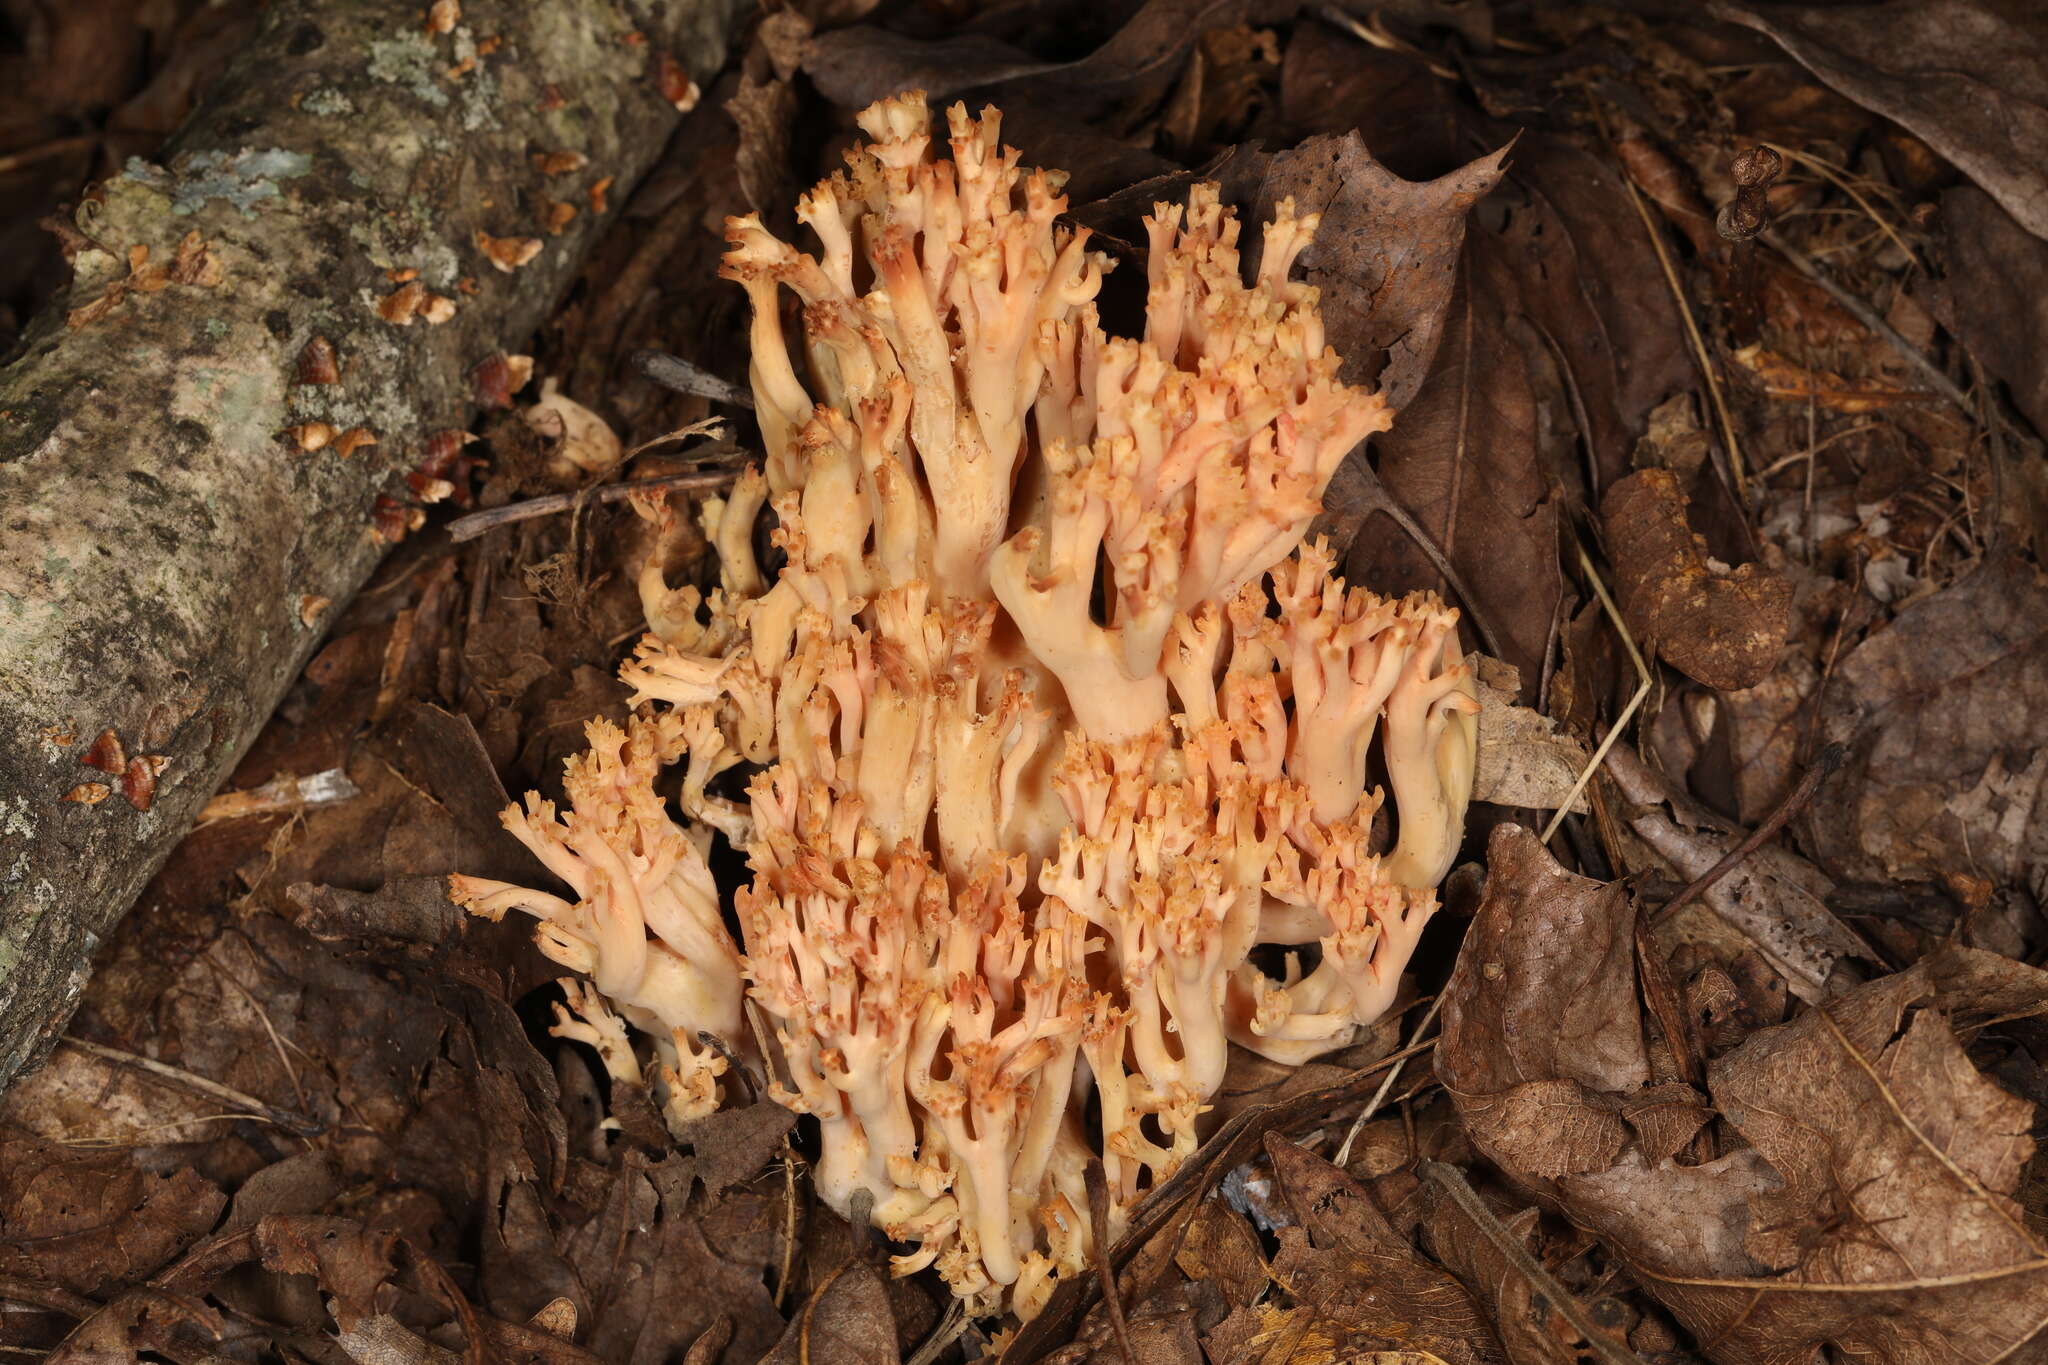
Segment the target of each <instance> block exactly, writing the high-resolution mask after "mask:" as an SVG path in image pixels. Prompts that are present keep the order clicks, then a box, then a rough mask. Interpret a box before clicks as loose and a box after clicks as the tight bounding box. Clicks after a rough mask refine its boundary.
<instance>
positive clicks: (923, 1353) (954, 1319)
mask: <svg viewBox="0 0 2048 1365" xmlns="http://www.w3.org/2000/svg"><path fill="white" fill-rule="evenodd" d="M966 1330H967V1304H966V1303H965V1302H964V1301H963V1300H960V1299H955V1300H953V1302H952V1303H951V1304H949V1305H948V1306H947V1308H946V1315H945V1316H944V1317H942V1318H940V1319H939V1325H938V1326H936V1327H934V1328H932V1331H931V1335H930V1336H928V1337H926V1338H925V1339H924V1344H923V1345H921V1346H919V1347H918V1348H917V1350H916V1351H915V1352H914V1353H913V1354H912V1355H911V1357H910V1359H909V1360H906V1361H905V1362H903V1365H932V1362H933V1361H935V1360H937V1359H938V1358H939V1356H940V1355H942V1354H943V1353H944V1352H945V1349H946V1348H947V1347H948V1346H951V1345H952V1344H953V1343H954V1342H956V1341H958V1340H960V1334H961V1333H963V1332H965V1331H966Z"/></svg>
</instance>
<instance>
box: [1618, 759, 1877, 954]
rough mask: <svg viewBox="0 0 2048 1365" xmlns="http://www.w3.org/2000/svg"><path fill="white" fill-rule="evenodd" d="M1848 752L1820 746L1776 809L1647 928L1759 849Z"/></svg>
mask: <svg viewBox="0 0 2048 1365" xmlns="http://www.w3.org/2000/svg"><path fill="white" fill-rule="evenodd" d="M1847 755H1848V750H1847V749H1845V748H1844V747H1843V746H1842V745H1841V744H1839V743H1836V744H1830V745H1828V746H1827V747H1826V748H1825V749H1822V750H1821V751H1820V754H1819V756H1818V757H1816V758H1815V759H1814V760H1813V766H1812V767H1811V768H1808V769H1807V770H1806V776H1804V777H1802V778H1800V779H1799V785H1798V786H1796V787H1794V788H1793V789H1792V790H1791V792H1790V793H1789V794H1788V795H1787V796H1786V797H1785V799H1784V800H1783V801H1780V802H1779V803H1778V807H1777V809H1776V810H1774V811H1772V812H1771V813H1770V814H1769V815H1767V816H1765V817H1764V820H1763V823H1762V824H1760V825H1758V826H1757V827H1756V829H1755V831H1754V832H1752V833H1751V834H1750V836H1749V837H1748V838H1746V839H1744V840H1743V841H1742V842H1741V843H1739V844H1737V845H1736V846H1735V847H1734V848H1731V849H1729V850H1728V852H1727V854H1726V855H1724V856H1723V857H1722V859H1721V861H1720V862H1718V863H1715V864H1714V865H1713V866H1712V867H1710V868H1708V869H1707V870H1706V871H1705V872H1702V873H1701V874H1700V875H1699V876H1698V877H1696V878H1694V879H1693V882H1692V884H1691V885H1690V886H1688V887H1686V888H1685V890H1683V891H1681V892H1679V893H1678V894H1677V895H1675V896H1673V897H1672V898H1671V899H1670V900H1669V901H1667V902H1666V903H1665V905H1664V908H1663V909H1662V910H1659V911H1658V912H1657V913H1656V914H1655V915H1652V916H1651V917H1650V927H1651V928H1653V929H1654V928H1656V927H1657V926H1658V925H1660V924H1663V923H1664V922H1665V921H1667V920H1669V919H1670V918H1671V917H1672V916H1673V915H1675V914H1677V913H1678V911H1679V910H1680V909H1682V908H1683V907H1685V906H1686V905H1687V904H1689V903H1690V902H1691V901H1692V900H1693V899H1694V898H1695V897H1697V896H1699V895H1701V894H1703V893H1704V892H1706V891H1707V890H1708V889H1709V888H1710V887H1712V886H1713V885H1714V883H1715V882H1718V881H1720V880H1721V878H1723V877H1725V876H1727V875H1728V874H1729V873H1730V872H1733V871H1734V870H1735V869H1736V867H1737V866H1738V865H1740V864H1741V862H1742V860H1743V859H1744V858H1747V857H1748V856H1749V855H1750V854H1752V853H1754V852H1756V851H1757V850H1758V849H1759V848H1762V847H1763V845H1764V841H1765V840H1767V839H1769V838H1770V837H1771V836H1772V835H1773V834H1776V833H1777V832H1778V831H1779V830H1781V829H1783V828H1784V827H1785V822H1786V821H1787V820H1790V819H1791V818H1792V817H1793V816H1794V815H1796V814H1798V812H1799V809H1800V807H1802V806H1804V805H1805V804H1806V803H1807V802H1809V801H1811V800H1812V799H1813V794H1814V793H1815V792H1817V791H1819V790H1820V784H1821V783H1822V782H1824V781H1826V780H1827V778H1828V775H1829V774H1830V773H1832V772H1834V771H1835V769H1837V768H1839V767H1841V766H1842V760H1843V759H1844V758H1845V757H1847Z"/></svg>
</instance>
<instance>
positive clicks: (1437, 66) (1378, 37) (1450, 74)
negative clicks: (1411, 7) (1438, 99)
mask: <svg viewBox="0 0 2048 1365" xmlns="http://www.w3.org/2000/svg"><path fill="white" fill-rule="evenodd" d="M1315 16H1316V18H1318V19H1320V20H1322V21H1323V22H1324V23H1326V24H1329V25H1331V26H1332V27H1335V28H1341V29H1343V30H1344V31H1345V32H1346V33H1348V34H1350V35H1351V36H1352V37H1354V38H1356V39H1358V41H1359V42H1361V43H1364V44H1365V45H1366V46H1367V47H1376V48H1378V49H1379V50H1380V51H1382V52H1398V53H1400V54H1401V55H1402V56H1404V57H1413V58H1415V59H1416V60H1417V61H1419V62H1421V63H1422V65H1423V66H1424V67H1425V68H1427V69H1428V71H1429V74H1430V75H1432V76H1435V77H1436V78H1437V79H1438V80H1445V81H1455V80H1457V79H1458V73H1457V72H1455V71H1453V70H1452V69H1451V68H1450V67H1448V66H1445V65H1444V64H1443V63H1442V62H1440V61H1437V60H1436V59H1435V58H1434V57H1431V56H1430V55H1429V54H1427V53H1425V52H1424V51H1423V50H1422V49H1421V48H1419V47H1416V46H1415V45H1414V44H1413V43H1408V42H1403V41H1402V40H1401V39H1399V38H1396V37H1395V36H1394V35H1393V34H1391V33H1389V32H1387V30H1386V27H1385V25H1384V24H1383V23H1382V22H1381V20H1380V16H1379V15H1378V14H1376V13H1375V14H1372V15H1370V16H1368V17H1367V19H1365V20H1364V21H1360V20H1358V19H1356V18H1354V17H1352V16H1351V15H1349V14H1346V13H1345V12H1344V11H1343V10H1341V9H1338V8H1337V7H1336V6H1335V5H1317V6H1316V8H1315Z"/></svg>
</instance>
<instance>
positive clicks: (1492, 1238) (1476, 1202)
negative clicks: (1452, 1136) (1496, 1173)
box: [1419, 1160, 1643, 1365]
mask: <svg viewBox="0 0 2048 1365" xmlns="http://www.w3.org/2000/svg"><path fill="white" fill-rule="evenodd" d="M1419 1168H1420V1170H1421V1172H1422V1175H1423V1178H1424V1179H1427V1180H1434V1181H1435V1182H1436V1183H1437V1184H1438V1185H1439V1186H1440V1187H1441V1188H1442V1189H1443V1192H1444V1193H1445V1194H1447V1195H1449V1196H1450V1199H1451V1202H1452V1203H1453V1204H1456V1205H1457V1206H1458V1210H1459V1212H1461V1213H1463V1214H1464V1215H1465V1216H1466V1217H1467V1218H1470V1219H1471V1220H1472V1221H1473V1222H1474V1223H1475V1224H1477V1225H1478V1228H1479V1231H1480V1232H1481V1233H1482V1234H1483V1235H1484V1236H1485V1238H1486V1240H1487V1241H1489V1242H1491V1243H1493V1245H1494V1247H1495V1248H1496V1249H1498V1250H1499V1252H1500V1254H1501V1255H1503V1256H1505V1257H1507V1258H1508V1262H1509V1264H1511V1265H1513V1266H1514V1268H1515V1269H1516V1270H1517V1271H1519V1272H1520V1273H1521V1275H1522V1278H1523V1279H1525V1280H1527V1281H1528V1282H1529V1286H1530V1288H1532V1289H1534V1290H1535V1291H1536V1292H1537V1293H1538V1294H1541V1295H1542V1296H1543V1297H1544V1298H1546V1299H1548V1300H1549V1301H1550V1306H1551V1307H1552V1308H1555V1309H1556V1310H1557V1311H1558V1312H1559V1313H1561V1314H1563V1315H1564V1320H1565V1321H1566V1322H1569V1323H1570V1324H1571V1325H1572V1330H1573V1331H1575V1332H1577V1333H1578V1334H1579V1336H1580V1338H1581V1339H1583V1340H1584V1341H1585V1343H1586V1345H1588V1346H1590V1347H1592V1348H1593V1353H1594V1354H1595V1355H1597V1356H1599V1357H1600V1358H1601V1359H1602V1360H1606V1361H1611V1362H1613V1365H1643V1361H1642V1357H1641V1356H1639V1355H1637V1354H1636V1353H1635V1352H1633V1351H1631V1350H1629V1349H1627V1348H1626V1347H1623V1346H1621V1345H1618V1344H1617V1343H1616V1342H1615V1340H1614V1338H1612V1337H1610V1336H1608V1335H1607V1334H1606V1333H1605V1332H1603V1331H1601V1330H1600V1327H1599V1325H1598V1324H1597V1323H1595V1322H1594V1321H1593V1319H1592V1318H1591V1317H1590V1316H1589V1315H1588V1314H1587V1312H1586V1306H1585V1305H1584V1304H1582V1303H1580V1302H1579V1300H1578V1298H1577V1296H1576V1295H1573V1294H1572V1293H1570V1292H1569V1291H1567V1290H1566V1289H1565V1287H1564V1286H1563V1285H1561V1284H1559V1283H1558V1282H1557V1279H1556V1277H1554V1276H1553V1275H1552V1274H1551V1273H1550V1272H1549V1271H1548V1270H1545V1269H1544V1268H1543V1263H1542V1262H1541V1261H1538V1260H1537V1259H1536V1258H1535V1257H1534V1256H1531V1255H1530V1254H1529V1249H1528V1248H1527V1247H1525V1246H1523V1245H1522V1244H1521V1243H1520V1242H1519V1241H1517V1240H1516V1239H1515V1237H1514V1235H1513V1234H1512V1233H1510V1232H1509V1231H1508V1230H1507V1229H1506V1228H1505V1227H1503V1226H1501V1221H1500V1219H1498V1218H1496V1217H1495V1216H1494V1213H1493V1210H1492V1209H1490V1208H1488V1207H1486V1201H1485V1200H1483V1199H1481V1198H1480V1197H1479V1196H1478V1194H1477V1193H1476V1192H1474V1190H1473V1189H1472V1186H1471V1185H1469V1184H1468V1183H1466V1180H1465V1173H1464V1172H1463V1171H1461V1170H1459V1169H1458V1168H1457V1167H1456V1166H1447V1165H1445V1164H1444V1163H1443V1162H1441V1161H1427V1160H1425V1161H1423V1162H1421V1163H1419Z"/></svg>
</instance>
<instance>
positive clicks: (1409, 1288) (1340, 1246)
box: [1251, 1134, 1506, 1365]
mask: <svg viewBox="0 0 2048 1365" xmlns="http://www.w3.org/2000/svg"><path fill="white" fill-rule="evenodd" d="M1266 1154H1267V1156H1268V1157H1269V1158H1270V1159H1271V1160H1272V1162H1273V1171H1274V1175H1275V1177H1276V1178H1277V1179H1278V1182H1279V1184H1280V1187H1281V1189H1282V1190H1283V1191H1284V1192H1285V1194H1286V1197H1287V1203H1288V1207H1289V1208H1290V1209H1292V1210H1293V1212H1294V1216H1295V1221H1296V1224H1297V1226H1295V1227H1291V1228H1283V1229H1281V1230H1280V1234H1279V1235H1280V1251H1279V1254H1278V1255H1276V1256H1275V1257H1274V1258H1273V1278H1274V1280H1275V1282H1276V1283H1278V1284H1279V1285H1280V1286H1281V1287H1282V1288H1284V1289H1285V1290H1286V1291H1287V1295H1288V1297H1289V1298H1290V1299H1292V1300H1293V1301H1294V1304H1293V1306H1291V1307H1284V1308H1283V1307H1282V1306H1281V1305H1279V1304H1272V1305H1269V1306H1268V1307H1267V1309H1266V1310H1265V1311H1262V1312H1261V1313H1260V1324H1261V1328H1260V1331H1259V1334H1258V1336H1257V1337H1256V1338H1254V1343H1253V1351H1254V1354H1253V1355H1252V1357H1251V1358H1252V1359H1256V1360H1279V1361H1297V1360H1305V1359H1306V1360H1313V1359H1327V1360H1330V1361H1333V1362H1334V1361H1349V1360H1357V1359H1360V1358H1367V1359H1370V1358H1371V1355H1372V1353H1375V1352H1399V1353H1403V1354H1407V1353H1415V1354H1418V1355H1423V1356H1424V1357H1425V1358H1432V1359H1436V1360H1441V1361H1444V1362H1447V1363H1448V1365H1493V1362H1498V1361H1503V1360H1505V1359H1506V1356H1505V1355H1504V1354H1503V1352H1502V1351H1501V1347H1500V1342H1499V1340H1498V1339H1497V1338H1496V1337H1495V1335H1494V1333H1493V1329H1492V1326H1491V1324H1489V1323H1488V1322H1487V1320H1486V1316H1485V1314H1484V1313H1482V1312H1481V1311H1480V1309H1479V1305H1478V1304H1477V1303H1475V1302H1474V1301H1473V1300H1472V1297H1471V1295H1470V1294H1468V1293H1467V1292H1466V1290H1465V1288H1464V1286H1463V1285H1461V1284H1459V1283H1458V1281H1457V1280H1456V1279H1455V1278H1453V1277H1452V1276H1451V1274H1450V1273H1449V1272H1448V1271H1445V1270H1444V1269H1443V1268H1442V1267H1440V1266H1436V1265H1432V1264H1431V1263H1430V1262H1429V1261H1427V1260H1426V1259H1424V1258H1423V1257H1422V1256H1421V1255H1420V1254H1419V1253H1418V1252H1417V1251H1416V1250H1415V1249H1414V1247H1412V1246H1410V1245H1409V1243H1408V1239H1407V1238H1406V1237H1404V1236H1402V1235H1401V1234H1400V1233H1399V1232H1398V1231H1396V1230H1395V1229H1394V1227H1393V1225H1392V1224H1390V1223H1389V1222H1388V1221H1387V1219H1386V1217H1385V1215H1383V1214H1382V1213H1381V1212H1380V1211H1379V1208H1378V1207H1377V1206H1376V1205H1375V1204H1374V1203H1373V1200H1372V1196H1371V1195H1370V1194H1368V1193H1367V1192H1366V1189H1365V1187H1364V1186H1363V1185H1361V1184H1359V1183H1358V1182H1357V1181H1356V1180H1353V1179H1352V1178H1351V1177H1350V1176H1348V1175H1346V1174H1345V1173H1344V1172H1343V1171H1340V1170H1338V1169H1337V1168H1336V1167H1335V1166H1333V1165H1331V1164H1330V1163H1329V1162H1327V1161H1325V1160H1323V1159H1322V1158H1321V1157H1318V1156H1316V1155H1314V1154H1312V1153H1310V1152H1309V1151H1307V1150H1306V1149H1304V1148H1302V1147H1300V1146H1298V1145H1297V1144H1295V1143H1292V1142H1289V1141H1288V1140H1286V1139H1285V1138H1282V1137H1279V1136H1277V1135H1275V1134H1268V1135H1267V1137H1266ZM1290 1340H1291V1341H1292V1342H1293V1343H1294V1348H1293V1349H1289V1350H1286V1351H1283V1352H1280V1353H1278V1354H1275V1353H1274V1351H1273V1349H1272V1348H1274V1347H1278V1346H1281V1345H1283V1344H1284V1343H1286V1342H1288V1341H1290ZM1311 1341H1312V1342H1314V1343H1316V1349H1317V1350H1328V1351H1329V1353H1330V1354H1328V1355H1327V1356H1320V1355H1316V1354H1309V1355H1304V1354H1301V1353H1299V1347H1300V1346H1302V1345H1303V1344H1305V1343H1307V1342H1311ZM1262 1348H1263V1349H1262Z"/></svg>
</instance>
